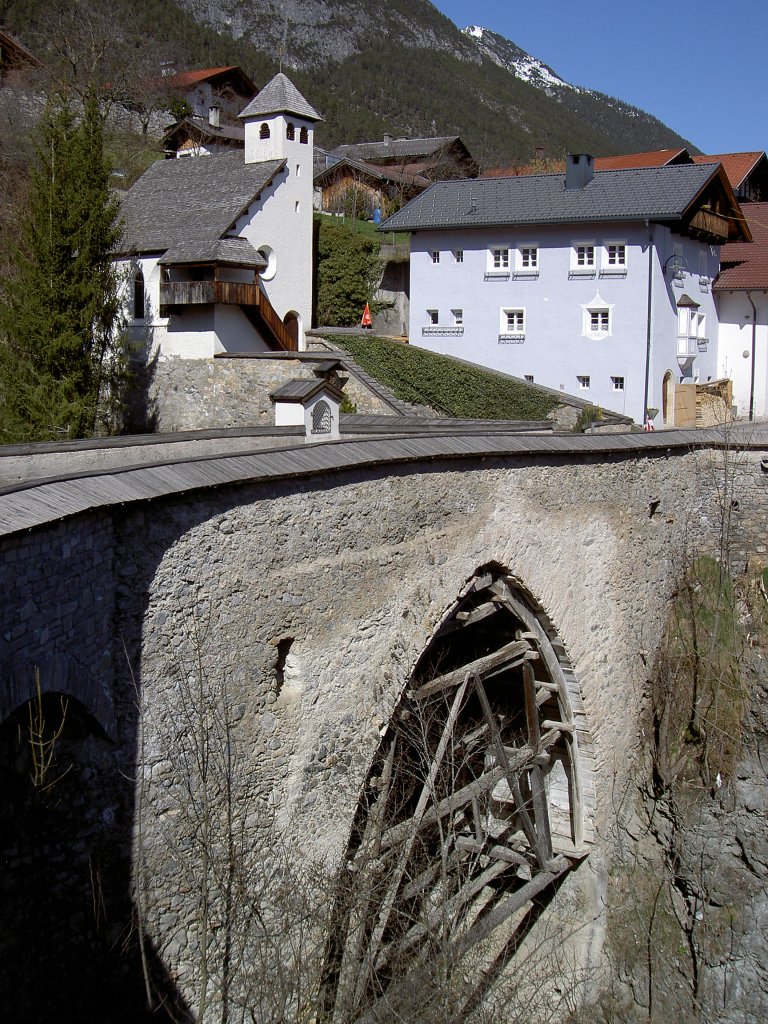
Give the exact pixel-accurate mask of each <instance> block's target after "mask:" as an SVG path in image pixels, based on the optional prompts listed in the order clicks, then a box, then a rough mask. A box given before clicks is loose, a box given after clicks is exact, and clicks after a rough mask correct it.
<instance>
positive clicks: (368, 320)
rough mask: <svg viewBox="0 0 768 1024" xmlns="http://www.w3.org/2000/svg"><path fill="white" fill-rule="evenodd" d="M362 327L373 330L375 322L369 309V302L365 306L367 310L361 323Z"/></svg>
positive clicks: (364, 311)
mask: <svg viewBox="0 0 768 1024" xmlns="http://www.w3.org/2000/svg"><path fill="white" fill-rule="evenodd" d="M360 326H361V327H368V328H369V329H370V330H373V320H372V319H371V311H370V309H369V308H368V303H367V302H366V304H365V309H364V310H363V319H362V320H361V321H360Z"/></svg>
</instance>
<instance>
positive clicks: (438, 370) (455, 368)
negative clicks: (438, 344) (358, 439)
mask: <svg viewBox="0 0 768 1024" xmlns="http://www.w3.org/2000/svg"><path fill="white" fill-rule="evenodd" d="M331 340H332V341H333V342H334V343H335V344H336V345H338V346H339V348H341V349H343V350H344V351H345V352H348V353H349V354H350V355H351V356H352V358H353V359H354V360H355V361H356V362H357V363H358V364H359V365H360V366H361V367H362V368H363V370H365V371H366V372H367V373H370V374H371V376H372V377H375V378H376V379H377V380H378V381H380V382H381V383H382V384H384V385H385V386H386V387H388V388H389V389H390V390H391V391H392V392H394V394H395V396H396V397H397V398H399V399H401V400H402V401H404V402H416V403H421V404H424V405H430V406H432V408H434V409H436V410H438V411H439V412H441V413H443V414H444V415H446V416H455V417H459V418H462V419H487V420H543V419H546V417H547V415H548V414H549V413H550V412H551V411H552V410H553V409H554V408H555V406H556V405H557V404H558V403H557V399H556V398H554V397H552V396H550V395H548V394H546V393H544V392H541V391H539V390H537V389H536V388H533V387H529V386H528V385H527V384H525V383H524V382H522V381H516V380H511V379H509V378H506V377H501V376H498V375H497V374H495V373H492V372H490V371H489V370H484V369H483V368H482V367H480V366H468V365H467V364H466V363H462V362H459V361H458V360H455V359H451V358H450V357H449V356H441V355H436V354H435V353H434V352H427V351H425V350H424V349H421V348H414V347H412V346H411V345H404V344H402V343H401V342H397V341H389V340H388V339H386V338H377V337H360V336H359V335H349V334H345V335H334V336H333V338H332V339H331Z"/></svg>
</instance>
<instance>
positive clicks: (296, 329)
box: [283, 309, 301, 351]
mask: <svg viewBox="0 0 768 1024" xmlns="http://www.w3.org/2000/svg"><path fill="white" fill-rule="evenodd" d="M283 324H284V326H285V327H286V329H287V331H288V335H289V337H290V339H291V341H292V342H293V346H294V351H295V350H297V349H298V347H299V337H300V335H301V321H300V319H299V314H298V313H297V312H296V311H295V310H293V309H289V310H288V312H287V313H286V314H285V316H284V317H283Z"/></svg>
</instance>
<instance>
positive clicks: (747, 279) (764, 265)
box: [715, 203, 768, 292]
mask: <svg viewBox="0 0 768 1024" xmlns="http://www.w3.org/2000/svg"><path fill="white" fill-rule="evenodd" d="M741 209H742V212H743V214H744V217H745V219H746V222H747V225H748V226H749V229H750V231H751V232H752V241H751V242H729V243H728V244H727V245H724V246H723V247H722V248H721V250H720V273H719V275H718V277H717V280H716V281H715V291H719V292H727V291H751V290H755V291H764V290H765V289H768V203H745V204H744V205H743V206H742V208H741Z"/></svg>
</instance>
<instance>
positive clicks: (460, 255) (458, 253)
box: [453, 249, 464, 263]
mask: <svg viewBox="0 0 768 1024" xmlns="http://www.w3.org/2000/svg"><path fill="white" fill-rule="evenodd" d="M453 261H454V263H463V262H464V250H463V249H454V250H453Z"/></svg>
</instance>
